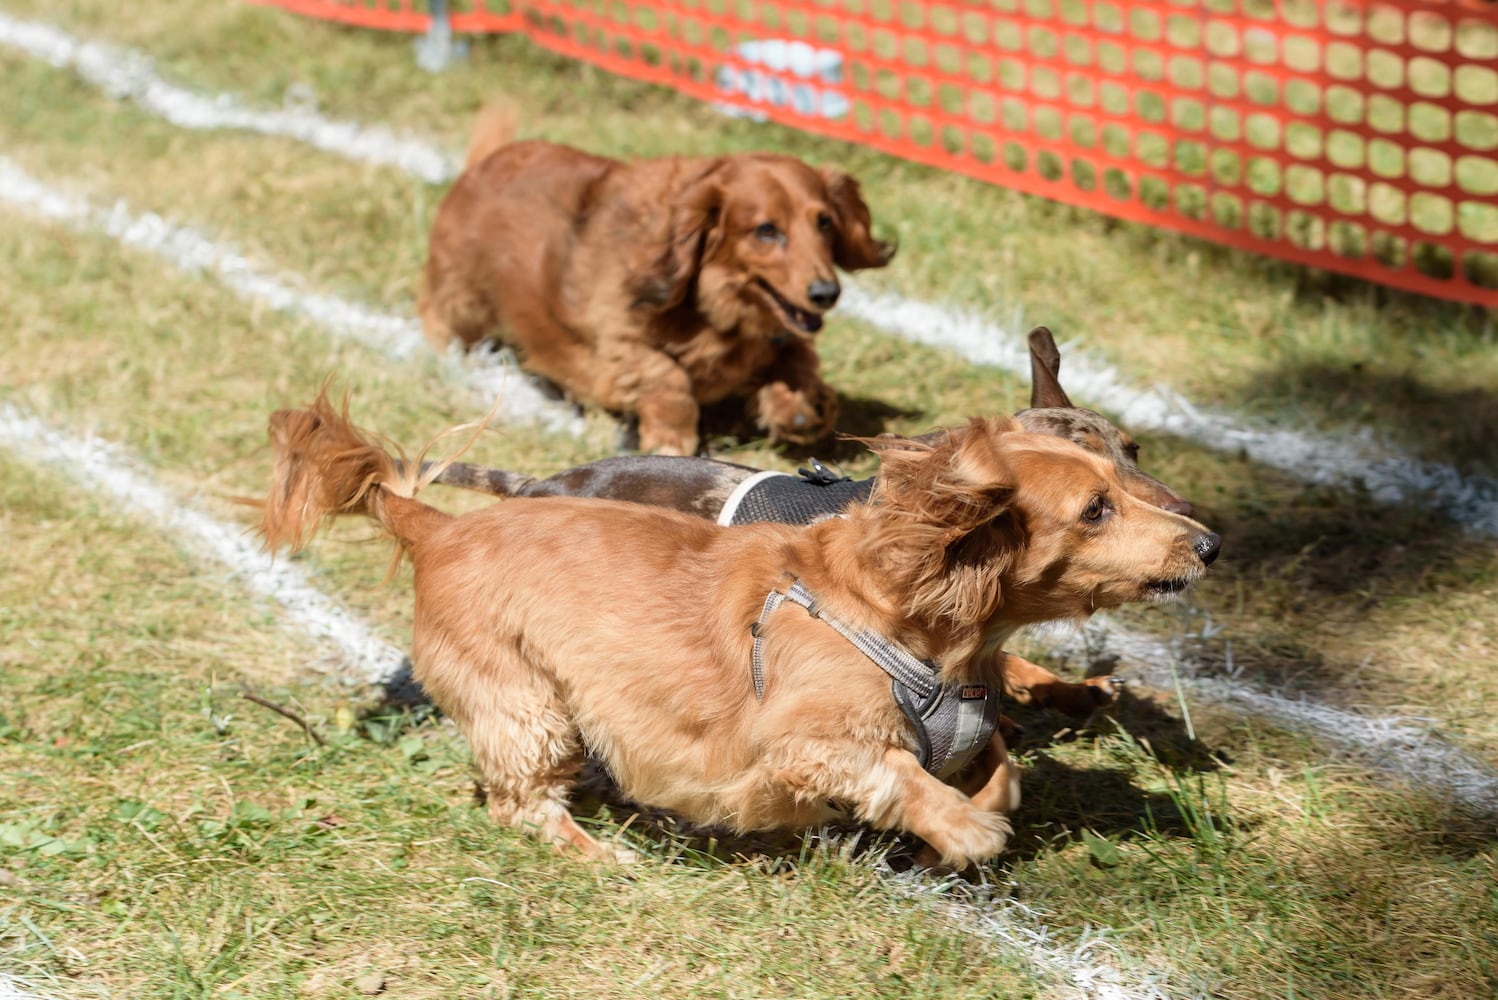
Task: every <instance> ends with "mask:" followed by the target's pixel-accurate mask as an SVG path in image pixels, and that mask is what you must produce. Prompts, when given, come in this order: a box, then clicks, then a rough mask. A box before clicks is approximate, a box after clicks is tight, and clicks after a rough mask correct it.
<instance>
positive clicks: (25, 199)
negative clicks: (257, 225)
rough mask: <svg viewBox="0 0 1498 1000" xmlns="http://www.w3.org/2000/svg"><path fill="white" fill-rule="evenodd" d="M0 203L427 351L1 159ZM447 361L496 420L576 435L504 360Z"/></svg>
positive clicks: (287, 283)
mask: <svg viewBox="0 0 1498 1000" xmlns="http://www.w3.org/2000/svg"><path fill="white" fill-rule="evenodd" d="M0 202H3V203H5V204H8V205H10V206H11V207H12V208H13V209H15V210H16V211H19V212H23V213H27V214H30V215H32V216H35V217H39V218H43V219H47V220H49V221H53V222H60V223H62V224H64V225H67V226H70V227H72V228H74V229H77V230H81V231H84V232H99V233H103V234H104V235H106V236H109V237H112V238H113V239H116V240H118V241H119V242H120V243H122V244H124V245H125V246H128V247H131V248H133V249H136V250H143V251H146V252H147V253H150V254H153V255H154V256H156V257H158V258H160V259H162V260H164V261H166V262H167V263H168V264H171V265H172V266H173V267H176V268H179V269H181V270H183V271H187V272H189V273H207V274H211V275H213V276H214V277H216V278H217V279H218V280H219V281H220V282H221V283H222V284H223V285H224V286H225V287H226V288H228V289H229V290H230V291H232V292H234V293H235V294H237V295H239V296H240V297H241V298H244V299H246V300H248V301H252V302H258V303H262V304H264V305H267V306H269V307H270V308H272V309H275V310H277V311H279V312H286V313H290V314H293V315H297V316H302V317H305V318H306V319H309V320H311V321H312V322H314V323H316V324H318V325H319V326H321V327H322V328H323V329H325V330H327V331H328V332H329V333H332V334H335V335H337V336H340V337H348V338H350V339H353V340H356V341H358V342H359V343H361V344H364V345H365V346H366V347H370V348H372V349H374V350H376V351H378V352H380V353H382V354H384V355H386V356H387V357H389V358H392V359H394V360H397V361H405V360H408V359H410V358H411V357H413V356H415V355H416V354H417V353H418V352H419V351H422V350H426V349H427V348H426V346H425V339H424V337H423V335H422V332H421V325H420V324H419V323H418V322H417V321H416V320H415V319H414V318H412V317H409V316H400V315H396V314H393V313H387V312H381V311H379V310H376V309H371V308H369V307H368V306H364V305H360V304H359V303H356V302H349V301H348V300H346V299H340V298H337V297H335V296H331V295H320V294H318V293H316V292H311V291H308V290H306V288H305V284H306V283H305V282H304V281H303V280H302V279H301V278H300V277H299V276H297V275H294V274H289V273H286V272H281V271H276V270H274V269H268V268H264V267H261V266H259V265H257V264H254V263H252V262H251V261H250V260H249V259H248V258H246V257H245V256H244V255H243V254H241V253H240V252H239V251H238V250H236V249H235V248H234V247H233V246H231V245H228V244H224V243H217V242H215V241H214V240H212V239H211V238H209V237H208V236H206V235H204V234H203V233H201V232H199V231H197V230H195V229H192V228H190V227H187V226H179V225H176V224H175V223H172V222H169V221H167V220H166V219H163V218H162V217H161V216H159V215H156V214H155V213H152V212H143V213H136V212H132V211H131V210H130V208H129V206H128V205H126V204H125V203H124V202H123V201H117V202H115V203H114V204H113V205H112V206H110V207H109V208H100V207H98V206H96V205H93V204H90V203H89V202H88V201H87V200H86V199H84V198H81V197H77V196H74V195H71V194H65V193H63V192H62V191H59V190H57V189H55V188H52V187H49V186H48V185H46V184H43V183H42V182H41V181H38V180H36V179H35V178H33V177H32V176H31V175H29V174H28V173H26V171H24V170H23V169H21V168H20V167H19V166H18V165H16V164H15V163H13V162H12V161H10V160H9V159H6V158H4V157H0ZM446 361H447V362H448V364H449V367H450V369H451V371H452V373H453V374H454V377H456V378H458V379H461V380H462V381H463V382H465V383H466V384H467V385H468V386H469V388H470V389H471V390H472V391H473V392H474V393H475V394H476V395H477V396H478V398H479V400H480V401H481V403H482V404H483V405H484V406H489V405H490V404H491V403H492V402H493V400H494V399H496V398H498V399H499V400H500V416H501V417H502V418H503V419H504V420H505V421H507V422H509V423H534V424H537V425H539V426H542V427H545V428H546V429H548V430H551V431H556V432H561V433H568V434H573V435H576V434H580V433H582V429H583V426H584V425H583V419H582V417H581V416H580V415H579V414H578V411H577V410H576V409H575V408H574V407H572V406H569V405H568V404H566V403H564V402H562V401H560V400H557V399H554V398H553V397H551V396H550V395H548V394H547V393H546V392H545V391H543V390H542V389H540V388H539V387H538V386H537V384H536V383H535V382H534V381H532V380H531V379H530V378H529V377H528V376H526V375H524V374H523V373H521V372H520V371H519V370H518V369H517V368H516V367H515V366H514V365H513V364H511V363H509V362H508V361H507V360H506V359H505V358H504V356H502V355H499V354H495V353H490V352H484V351H476V352H473V353H472V354H468V355H462V354H460V353H457V352H454V353H453V354H452V355H451V356H450V357H449V358H448V359H446Z"/></svg>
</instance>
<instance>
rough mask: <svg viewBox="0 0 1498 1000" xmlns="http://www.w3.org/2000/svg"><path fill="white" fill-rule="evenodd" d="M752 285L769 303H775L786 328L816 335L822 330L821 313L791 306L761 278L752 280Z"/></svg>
mask: <svg viewBox="0 0 1498 1000" xmlns="http://www.w3.org/2000/svg"><path fill="white" fill-rule="evenodd" d="M754 283H755V284H756V285H757V286H758V287H759V289H760V290H761V291H763V292H764V293H765V295H766V296H767V297H768V298H769V300H770V301H771V302H773V303H775V309H776V310H777V311H778V312H779V313H780V318H781V319H783V320H785V325H786V326H788V327H790V328H791V329H792V330H797V331H799V332H801V333H816V332H817V331H818V330H820V329H822V314H821V313H815V312H812V311H810V310H808V309H802V308H801V307H800V306H797V305H792V304H791V303H790V302H789V301H788V300H787V299H786V297H785V296H784V295H781V294H780V293H779V292H777V291H776V290H775V289H774V288H772V287H770V283H769V282H767V281H765V280H764V279H763V278H756V279H754Z"/></svg>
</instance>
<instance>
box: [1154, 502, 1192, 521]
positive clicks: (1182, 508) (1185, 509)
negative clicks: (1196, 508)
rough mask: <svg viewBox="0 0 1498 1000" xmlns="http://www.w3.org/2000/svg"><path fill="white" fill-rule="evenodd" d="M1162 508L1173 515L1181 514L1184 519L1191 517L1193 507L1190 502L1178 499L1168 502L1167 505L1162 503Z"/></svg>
mask: <svg viewBox="0 0 1498 1000" xmlns="http://www.w3.org/2000/svg"><path fill="white" fill-rule="evenodd" d="M1160 506H1161V507H1164V508H1165V509H1166V510H1168V511H1170V512H1171V513H1172V514H1180V515H1182V516H1183V517H1190V516H1191V511H1192V507H1191V501H1190V500H1182V499H1180V498H1179V497H1178V498H1176V499H1175V500H1168V501H1166V502H1165V503H1162V504H1161V505H1160Z"/></svg>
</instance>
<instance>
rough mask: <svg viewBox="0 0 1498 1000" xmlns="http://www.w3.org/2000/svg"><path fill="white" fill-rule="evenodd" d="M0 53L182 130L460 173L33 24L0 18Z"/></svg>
mask: <svg viewBox="0 0 1498 1000" xmlns="http://www.w3.org/2000/svg"><path fill="white" fill-rule="evenodd" d="M0 45H5V46H6V47H8V48H11V49H17V50H20V51H22V52H25V53H27V54H28V55H31V56H35V57H36V58H38V59H44V60H46V61H47V62H49V63H51V64H52V65H53V66H58V67H62V68H67V69H71V70H73V71H74V72H76V73H77V74H78V75H79V76H81V77H83V79H85V80H87V81H88V82H89V83H91V84H93V85H94V86H95V87H98V88H99V89H100V90H102V91H104V92H105V93H106V94H108V95H109V96H110V97H113V98H115V99H117V100H128V101H133V102H134V103H136V104H138V105H139V106H140V107H142V108H144V109H145V110H146V111H149V112H150V113H152V114H154V115H159V116H160V117H162V118H165V119H166V120H167V121H169V122H171V123H172V124H173V125H180V126H181V127H183V128H191V129H238V130H241V131H247V132H258V133H261V134H262V135H275V136H283V137H285V138H288V139H294V140H296V141H298V142H303V143H306V144H307V145H309V146H314V147H316V148H317V149H321V150H325V151H327V152H330V153H335V154H337V155H339V156H342V157H345V158H347V159H351V160H359V161H361V162H364V163H371V164H375V165H378V166H382V167H386V166H388V167H395V168H396V169H398V170H402V171H404V172H405V173H408V174H410V175H411V176H413V177H417V178H419V179H421V180H423V181H426V182H427V183H429V184H439V183H442V182H443V181H445V180H448V179H449V178H451V177H452V176H453V175H454V174H455V173H456V172H457V169H458V167H459V163H460V161H459V159H458V158H457V157H455V156H449V155H448V154H446V153H444V152H442V151H441V150H439V149H437V148H435V147H433V146H432V145H430V144H429V143H425V142H421V141H418V140H413V139H410V138H406V137H402V136H399V135H397V134H396V133H394V132H391V131H390V130H388V129H384V128H378V127H371V126H367V125H361V124H358V123H356V122H347V121H336V120H334V119H330V118H324V117H323V116H322V115H320V114H318V113H317V112H316V111H313V110H311V109H308V108H301V107H287V108H284V109H281V110H276V111H266V110H256V109H253V108H247V107H245V106H244V105H243V104H242V103H241V102H240V100H239V98H237V97H235V96H234V95H232V94H212V95H208V94H200V93H195V92H193V91H190V90H185V89H183V88H182V87H177V86H173V85H172V84H170V83H167V82H166V81H165V80H163V79H161V77H160V76H159V75H157V73H156V68H155V65H154V62H153V60H152V59H151V57H150V56H148V55H146V54H145V53H144V52H141V51H139V50H136V49H125V48H119V47H116V46H113V45H108V44H105V43H102V42H92V41H87V40H84V39H80V38H77V37H75V36H73V35H71V34H69V33H67V32H66V31H63V30H62V29H61V28H56V27H53V26H51V25H48V24H43V23H41V22H38V21H24V20H21V19H19V18H14V17H11V16H9V15H8V14H4V13H0Z"/></svg>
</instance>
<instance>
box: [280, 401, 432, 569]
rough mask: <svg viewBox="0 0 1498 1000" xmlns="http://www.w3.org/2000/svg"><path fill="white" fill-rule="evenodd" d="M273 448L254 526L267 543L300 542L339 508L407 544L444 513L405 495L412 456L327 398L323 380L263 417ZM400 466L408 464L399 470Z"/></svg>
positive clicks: (413, 476)
mask: <svg viewBox="0 0 1498 1000" xmlns="http://www.w3.org/2000/svg"><path fill="white" fill-rule="evenodd" d="M270 440H271V448H272V450H273V452H274V455H275V465H274V473H273V475H272V480H271V488H270V492H269V494H268V495H267V497H266V499H265V501H264V503H263V504H261V505H260V506H261V508H262V517H261V522H260V533H261V534H262V535H264V536H265V540H266V542H267V543H269V545H270V547H271V548H272V549H279V548H282V547H286V548H289V549H291V551H293V552H297V551H299V550H301V549H302V548H303V547H304V546H305V545H306V544H307V542H308V541H310V540H311V538H312V536H313V534H315V533H316V531H317V528H318V526H319V525H321V524H322V522H323V521H325V520H326V519H328V518H330V517H336V516H338V515H340V514H363V515H365V516H367V517H370V518H372V519H373V520H376V521H378V522H380V523H381V524H382V525H384V527H385V529H386V530H387V531H389V532H390V533H391V534H392V535H394V536H395V537H396V539H398V540H399V541H400V542H401V544H402V546H403V547H408V546H409V545H410V544H411V543H412V542H413V541H416V540H417V539H418V537H419V536H420V535H421V533H422V531H421V528H422V527H423V525H425V524H428V523H430V522H431V521H432V520H433V519H436V520H446V519H447V515H445V514H442V513H440V512H438V511H436V510H434V509H433V508H431V507H428V506H427V505H426V504H424V503H421V502H419V501H417V500H414V499H412V496H413V494H414V493H415V492H416V489H417V488H418V487H419V485H420V481H419V479H418V478H417V473H416V472H415V471H414V469H415V468H416V466H417V465H419V463H411V462H404V461H399V460H397V459H396V458H395V457H394V456H392V455H391V454H390V453H389V452H388V451H387V450H386V449H385V448H384V447H382V446H381V445H380V444H378V443H377V442H376V441H375V440H374V439H372V438H371V437H370V436H368V435H366V434H365V433H364V432H362V431H360V430H359V429H358V428H356V427H355V426H354V425H353V424H351V423H350V422H349V419H348V400H347V399H345V400H344V403H343V407H342V408H341V409H335V408H334V407H333V404H332V403H330V402H329V401H328V395H327V389H326V387H325V388H324V389H323V391H322V392H321V393H320V394H319V395H318V397H317V399H316V401H315V402H313V403H312V405H311V406H308V407H306V408H304V409H299V410H277V411H276V412H275V413H273V414H271V418H270ZM402 467H404V468H405V469H408V470H413V471H409V472H403V471H402Z"/></svg>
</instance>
